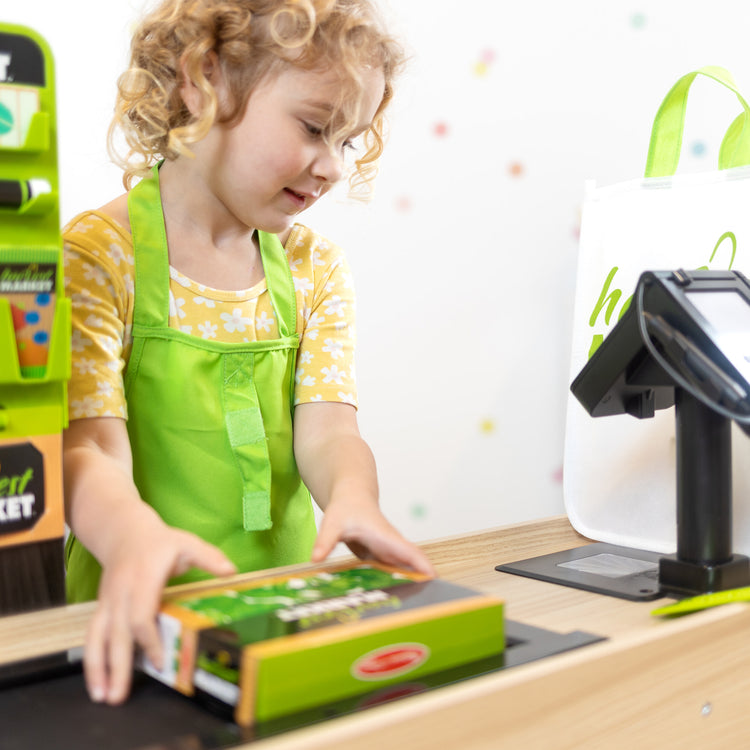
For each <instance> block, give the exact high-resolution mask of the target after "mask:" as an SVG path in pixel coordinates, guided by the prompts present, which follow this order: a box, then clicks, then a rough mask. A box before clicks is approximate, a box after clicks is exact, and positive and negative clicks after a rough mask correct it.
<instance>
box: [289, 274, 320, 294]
mask: <svg viewBox="0 0 750 750" xmlns="http://www.w3.org/2000/svg"><path fill="white" fill-rule="evenodd" d="M314 288H315V286H314V285H313V283H312V281H310V279H308V278H307V277H304V278H302V279H298V278H297V277H296V276H295V277H294V291H295V292H309V291H310V290H311V289H314Z"/></svg>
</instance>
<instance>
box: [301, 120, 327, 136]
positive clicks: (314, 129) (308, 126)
mask: <svg viewBox="0 0 750 750" xmlns="http://www.w3.org/2000/svg"><path fill="white" fill-rule="evenodd" d="M303 124H304V126H305V130H306V131H307V133H308V135H311V136H312V137H313V138H320V136H321V135H323V128H320V127H318V126H317V125H313V124H312V123H309V122H306V123H303Z"/></svg>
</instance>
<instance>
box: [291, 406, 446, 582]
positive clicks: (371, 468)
mask: <svg viewBox="0 0 750 750" xmlns="http://www.w3.org/2000/svg"><path fill="white" fill-rule="evenodd" d="M294 453H295V457H296V459H297V465H298V467H299V470H300V474H301V476H302V479H303V481H304V482H305V484H306V485H307V487H308V488H309V489H310V492H311V493H312V495H313V497H314V498H315V501H316V502H317V503H318V505H319V506H320V507H321V508H322V509H323V510H324V511H325V515H324V517H323V521H322V523H321V525H320V530H319V532H318V538H317V540H316V542H315V547H314V549H313V554H312V560H313V562H320V561H321V560H323V559H324V558H326V557H327V556H328V555H329V554H330V553H331V551H332V550H333V548H334V547H335V546H336V544H337V543H338V542H345V543H346V544H347V545H348V546H349V548H350V549H351V550H352V552H354V553H355V554H356V555H357V556H359V557H374V558H375V559H377V560H380V561H381V562H384V563H389V564H392V565H399V566H406V567H410V568H412V569H414V570H417V571H420V572H422V573H426V574H427V575H434V574H435V571H434V568H433V567H432V564H431V563H430V561H429V560H428V559H427V557H426V556H425V555H424V553H423V552H422V551H421V550H420V549H419V548H418V547H416V546H415V545H413V544H412V543H411V542H409V541H407V540H406V539H405V538H404V537H403V536H402V535H401V534H400V533H399V532H398V531H397V530H396V529H395V528H394V527H393V526H392V525H391V524H390V523H389V522H388V520H387V519H386V518H385V516H384V515H383V514H382V512H381V510H380V507H379V505H378V484H377V474H376V469H375V460H374V458H373V456H372V452H371V451H370V448H369V446H368V445H367V443H366V442H365V441H364V440H363V439H362V437H361V436H360V434H359V428H358V426H357V413H356V410H355V409H354V407H353V406H351V405H350V404H345V403H333V402H318V403H307V404H299V405H298V406H297V407H295V412H294Z"/></svg>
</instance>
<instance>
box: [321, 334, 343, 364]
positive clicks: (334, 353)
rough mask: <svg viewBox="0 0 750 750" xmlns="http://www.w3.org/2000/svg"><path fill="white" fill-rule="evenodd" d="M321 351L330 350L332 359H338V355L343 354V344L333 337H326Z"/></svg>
mask: <svg viewBox="0 0 750 750" xmlns="http://www.w3.org/2000/svg"><path fill="white" fill-rule="evenodd" d="M323 351H324V352H330V354H331V357H332V358H333V359H338V358H339V357H343V356H344V345H343V343H342V342H341V341H336V340H335V339H326V340H325V346H324V347H323Z"/></svg>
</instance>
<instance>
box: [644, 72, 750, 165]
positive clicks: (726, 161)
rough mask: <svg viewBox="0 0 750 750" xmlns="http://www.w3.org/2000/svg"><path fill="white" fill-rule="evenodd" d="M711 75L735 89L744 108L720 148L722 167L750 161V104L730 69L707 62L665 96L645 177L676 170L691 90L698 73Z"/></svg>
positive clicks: (653, 133) (653, 131)
mask: <svg viewBox="0 0 750 750" xmlns="http://www.w3.org/2000/svg"><path fill="white" fill-rule="evenodd" d="M698 75H703V76H706V77H708V78H712V79H713V80H714V81H717V82H718V83H720V84H722V86H725V87H726V88H728V89H729V90H730V91H732V92H734V93H735V94H736V96H737V98H738V99H739V101H740V104H741V105H742V109H743V112H742V113H741V114H740V115H739V116H738V117H737V118H736V119H735V120H734V122H733V123H732V124H731V125H730V126H729V129H728V130H727V132H726V134H725V136H724V140H723V141H722V143H721V148H720V150H719V169H730V168H732V167H744V166H746V165H748V164H750V106H748V103H747V102H746V101H745V99H744V98H743V97H742V95H741V94H740V92H739V91H738V90H737V86H736V84H735V82H734V79H733V78H732V75H731V73H730V72H729V71H728V70H725V69H724V68H720V67H718V66H714V65H708V66H706V67H705V68H700V69H699V70H696V71H694V72H692V73H688V74H687V75H685V76H683V77H682V78H680V80H679V81H677V83H676V84H675V85H674V86H673V87H672V89H671V90H670V91H669V93H668V94H667V95H666V96H665V97H664V101H663V102H662V103H661V106H660V107H659V111H658V112H657V113H656V118H655V119H654V126H653V128H652V130H651V142H650V143H649V149H648V159H647V161H646V174H645V176H646V177H668V176H670V175H673V174H674V173H675V172H676V171H677V165H678V163H679V161H680V151H681V150H682V133H683V128H684V125H685V110H686V108H687V98H688V92H689V91H690V86H691V85H692V83H693V81H694V80H695V78H696V76H698Z"/></svg>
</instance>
